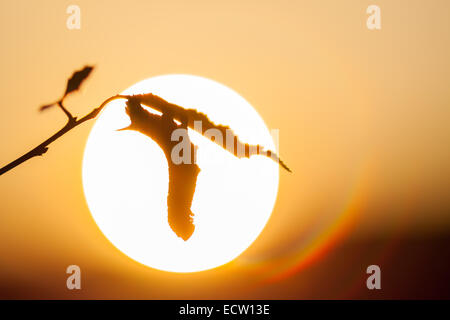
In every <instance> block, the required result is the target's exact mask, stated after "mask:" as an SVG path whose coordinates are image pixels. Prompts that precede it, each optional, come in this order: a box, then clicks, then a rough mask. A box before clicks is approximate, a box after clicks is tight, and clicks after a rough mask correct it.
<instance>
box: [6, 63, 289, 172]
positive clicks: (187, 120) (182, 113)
mask: <svg viewBox="0 0 450 320" xmlns="http://www.w3.org/2000/svg"><path fill="white" fill-rule="evenodd" d="M92 70H93V67H91V66H86V67H84V68H83V69H82V70H79V71H76V72H74V74H73V75H72V77H71V78H69V80H68V81H67V87H66V91H65V92H64V95H63V96H62V98H61V99H60V100H59V101H57V102H54V103H51V104H48V105H44V106H42V107H40V108H39V110H40V111H44V110H47V109H49V108H51V107H53V106H56V105H57V106H58V107H59V108H60V109H61V110H62V111H63V112H64V114H65V115H66V116H67V123H66V125H65V126H64V127H63V128H62V129H61V130H59V131H58V132H56V133H55V134H54V135H52V136H51V137H50V138H48V139H47V140H45V141H44V142H42V143H41V144H40V145H38V146H37V147H35V148H34V149H32V150H31V151H29V152H27V153H26V154H24V155H23V156H21V157H20V158H18V159H16V160H14V161H13V162H11V163H9V164H7V165H6V166H4V167H3V168H1V169H0V175H2V174H4V173H6V172H8V171H9V170H11V169H13V168H15V167H17V166H18V165H20V164H21V163H23V162H25V161H27V160H29V159H31V158H33V157H37V156H42V155H43V154H44V153H46V152H47V150H48V145H50V144H51V143H52V142H53V141H55V140H57V139H58V138H60V137H61V136H63V135H64V134H66V133H67V132H69V131H70V130H72V129H73V128H75V127H77V126H79V125H80V124H82V123H83V122H86V121H88V120H90V119H93V118H95V117H96V116H97V115H98V114H99V113H100V111H101V110H102V109H103V107H104V106H105V105H106V104H108V103H109V102H111V101H112V100H115V99H127V100H128V101H130V99H133V101H135V102H137V103H142V104H144V105H147V106H149V107H151V108H153V109H155V110H158V111H160V112H162V113H163V114H165V115H166V116H167V117H169V118H173V119H174V120H178V121H180V122H181V123H183V125H184V126H185V127H186V128H187V127H189V128H191V129H194V130H196V131H198V132H199V133H200V134H202V135H205V132H206V130H208V129H216V130H219V132H220V133H221V134H222V135H223V136H224V137H227V138H228V135H230V137H231V139H232V140H233V142H234V143H231V144H227V145H225V146H223V145H222V146H221V147H222V148H224V149H225V150H227V151H229V152H231V153H233V154H234V155H235V156H236V157H239V158H241V157H247V158H250V156H252V155H264V156H267V157H269V158H272V159H273V160H274V161H276V162H278V163H279V164H280V166H281V167H283V168H284V169H286V170H287V171H289V172H291V170H290V169H289V168H288V167H287V166H286V165H285V164H284V163H283V162H282V161H281V159H280V158H279V157H278V155H277V154H276V153H275V152H272V151H270V150H267V151H266V150H264V148H263V147H262V146H260V145H249V144H247V143H243V142H241V141H240V140H239V138H238V137H237V136H236V135H235V134H234V133H233V131H232V130H231V129H230V128H229V127H228V126H224V125H220V124H214V123H213V122H212V121H211V120H210V119H209V118H208V116H207V115H205V114H203V113H201V112H198V111H197V110H195V109H185V108H183V107H180V106H178V105H176V104H173V103H170V102H167V101H166V100H164V99H162V98H160V97H158V96H156V95H153V94H151V93H148V94H141V95H132V96H128V95H116V96H112V97H110V98H108V99H106V100H105V101H104V102H103V103H102V104H101V105H100V106H99V107H98V108H95V109H94V110H92V111H91V112H90V113H88V114H87V115H85V116H84V117H83V118H81V119H79V120H77V117H74V116H73V115H72V114H71V113H70V112H69V111H68V110H67V109H66V108H65V107H64V99H65V98H66V96H67V95H69V94H70V93H72V92H75V91H77V90H79V88H80V86H81V84H82V83H83V81H84V80H85V79H87V77H88V76H89V74H90V73H91V72H92ZM196 122H199V123H201V126H200V128H198V127H197V126H196ZM208 138H209V139H210V140H211V141H214V142H216V143H218V141H215V140H213V139H211V137H208ZM238 150H241V151H243V152H238Z"/></svg>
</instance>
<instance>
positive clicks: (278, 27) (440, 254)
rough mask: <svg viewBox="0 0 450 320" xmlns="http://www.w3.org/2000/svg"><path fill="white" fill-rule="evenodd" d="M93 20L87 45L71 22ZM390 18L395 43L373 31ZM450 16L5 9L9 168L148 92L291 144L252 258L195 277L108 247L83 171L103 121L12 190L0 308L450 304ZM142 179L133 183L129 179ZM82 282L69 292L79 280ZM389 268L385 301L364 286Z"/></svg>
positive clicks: (448, 8)
mask: <svg viewBox="0 0 450 320" xmlns="http://www.w3.org/2000/svg"><path fill="white" fill-rule="evenodd" d="M70 4H77V5H79V6H80V8H81V30H68V29H67V28H66V19H67V17H68V14H66V8H67V6H68V5H70ZM370 4H377V5H379V6H380V7H381V14H382V29H381V30H379V31H370V30H368V29H367V27H366V19H367V17H368V15H367V14H366V8H367V7H368V6H369V5H370ZM449 12H450V2H449V1H447V0H441V1H439V0H431V1H424V0H421V1H416V0H408V1H407V0H396V1H387V0H374V1H363V0H345V1H334V0H321V1H312V0H310V1H300V0H298V1H287V0H281V1H264V0H263V1H235V0H229V1H196V0H194V1H181V0H179V1H153V0H152V1H137V0H135V1H131V0H128V1H122V0H120V1H100V0H96V1H83V0H77V1H57V0H53V1H50V0H47V1H23V0H18V1H5V0H2V1H0V15H1V18H0V37H1V42H2V51H1V59H0V70H1V71H2V72H1V74H0V82H1V83H0V88H1V89H0V92H1V98H2V107H1V108H0V137H1V140H0V148H1V153H0V165H2V166H3V165H5V164H7V163H8V162H10V161H12V160H14V159H15V158H16V157H18V156H20V155H22V154H23V153H24V152H26V151H28V150H29V149H30V148H31V147H34V146H35V145H37V144H38V143H40V142H41V141H43V140H44V139H45V138H47V137H48V136H49V135H51V134H52V133H53V132H55V131H56V130H58V129H59V128H60V127H62V126H63V125H64V121H65V118H64V115H63V114H62V113H61V112H59V111H58V110H56V109H55V110H51V111H48V112H45V113H43V114H39V113H38V112H37V108H38V107H39V106H40V105H42V104H45V103H48V102H51V101H53V100H55V99H56V98H58V97H59V96H60V95H61V94H62V93H63V91H64V89H65V84H66V79H67V77H68V76H70V75H71V73H72V72H73V71H74V70H75V69H79V68H81V67H82V66H84V65H85V64H95V65H96V69H95V70H94V73H93V74H92V76H91V77H90V78H89V80H88V81H87V82H86V83H85V84H84V85H83V87H82V90H81V92H80V93H77V94H74V95H73V96H71V97H69V98H68V99H67V101H66V106H67V107H68V108H69V109H70V110H71V111H72V112H73V113H74V114H76V115H79V116H81V115H84V114H86V113H87V112H89V111H90V110H92V108H94V107H96V106H97V105H99V104H100V103H101V102H102V101H103V100H104V99H105V98H107V97H109V96H111V95H114V94H116V93H119V92H121V91H122V90H124V89H125V88H127V87H129V86H130V85H132V84H134V83H136V82H138V81H140V80H143V79H145V78H148V77H151V76H156V75H161V74H168V73H187V74H194V75H199V76H204V77H207V78H210V79H213V80H216V81H218V82H221V83H223V84H225V85H227V86H228V87H230V88H232V89H234V90H236V91H237V92H238V93H240V94H241V95H242V96H243V97H245V98H246V99H247V100H248V101H249V102H250V103H251V104H252V105H253V106H254V107H255V108H256V110H257V111H258V112H259V114H260V115H261V116H262V117H263V118H264V119H265V121H266V124H267V125H268V127H269V128H278V129H280V153H281V157H282V158H283V159H284V160H285V161H286V163H287V164H288V165H289V166H290V167H291V168H292V169H293V171H294V172H293V173H292V174H288V173H285V172H281V173H280V188H279V196H278V200H277V203H276V206H275V209H274V212H273V214H272V217H271V219H270V221H269V223H268V224H267V226H266V228H265V229H264V231H263V233H262V234H261V235H260V237H259V238H258V239H257V240H256V242H255V243H254V244H253V245H252V246H251V247H250V248H249V249H248V250H247V251H246V252H244V254H243V255H241V256H240V257H239V258H238V259H237V260H235V261H233V262H232V263H230V264H228V265H225V266H223V267H220V268H217V269H214V270H211V271H206V272H202V273H196V274H173V273H167V272H161V271H157V270H153V269H150V268H147V267H145V266H143V265H140V264H138V263H136V262H134V261H132V260H130V259H129V258H127V257H126V256H125V255H124V254H122V253H121V252H119V251H118V250H117V249H115V248H114V247H113V246H112V244H111V243H110V242H109V241H108V240H107V239H106V238H105V237H104V236H103V235H102V234H101V232H100V230H99V229H98V227H97V226H96V224H95V222H94V220H93V219H92V217H91V215H90V212H89V210H88V208H87V205H86V202H85V199H84V195H83V188H82V183H81V162H82V157H83V150H84V146H85V143H86V139H87V136H88V134H89V130H90V128H91V126H92V124H93V122H88V123H87V124H85V125H82V126H81V127H79V128H77V129H75V130H74V131H72V132H70V133H69V134H67V135H65V136H64V137H63V138H61V139H60V140H58V141H57V142H55V143H54V144H52V145H51V147H50V150H49V152H48V153H47V154H46V155H44V157H43V158H39V159H38V158H35V159H32V160H30V161H28V162H27V163H25V164H23V165H21V166H19V167H17V168H16V169H14V170H12V171H11V172H8V173H6V174H5V175H3V176H1V177H0V199H1V205H0V210H1V211H0V298H7V299H15V298H63V299H78V298H95V299H101V298H131V299H166V298H171V299H197V298H208V299H221V298H226V299H242V298H252V299H259V298H270V299H298V298H331V299H333V298H415V297H450V288H449V285H448V283H449V281H448V279H449V275H448V272H446V270H448V269H449V266H450V262H449V261H450V259H449V254H448V248H447V244H448V240H449V239H450V236H449V234H450V215H449V214H450V196H449V192H448V190H449V187H450V148H449V145H450V125H449V124H450V123H449V122H450V121H449V120H450V93H449V77H450V59H449V57H450V40H449V39H450V18H449ZM124 170H126V169H124ZM70 264H76V265H79V266H80V267H81V270H82V290H81V291H69V290H67V289H66V286H65V281H66V277H67V275H66V274H65V269H66V267H67V266H68V265H70ZM370 264H379V265H380V266H381V270H382V290H381V291H378V292H369V291H368V290H367V289H366V288H365V279H366V277H367V275H366V274H365V270H366V268H367V266H368V265H370Z"/></svg>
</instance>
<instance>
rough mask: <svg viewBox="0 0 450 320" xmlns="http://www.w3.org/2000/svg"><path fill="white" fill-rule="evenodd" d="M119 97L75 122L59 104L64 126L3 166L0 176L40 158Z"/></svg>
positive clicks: (109, 99)
mask: <svg viewBox="0 0 450 320" xmlns="http://www.w3.org/2000/svg"><path fill="white" fill-rule="evenodd" d="M121 97H122V96H113V97H111V98H108V99H107V100H105V101H104V102H103V103H102V104H101V105H100V106H99V107H98V108H95V109H94V110H92V111H91V112H89V113H88V114H87V115H85V116H84V117H83V118H81V119H79V120H77V118H76V117H74V116H72V114H71V113H70V112H69V111H67V110H66V109H65V108H64V107H63V105H62V102H61V103H60V107H61V109H62V110H63V111H64V110H66V111H65V112H64V113H66V115H67V116H68V118H69V120H68V121H67V123H66V125H65V126H64V127H63V128H62V129H61V130H59V131H58V132H56V133H55V134H54V135H52V136H51V137H50V138H48V139H47V140H45V141H44V142H42V143H41V144H40V145H38V146H37V147H36V148H34V149H32V150H30V151H29V152H27V153H25V154H24V155H23V156H21V157H20V158H17V159H16V160H14V161H13V162H11V163H9V164H7V165H6V166H4V167H3V168H1V169H0V175H2V174H4V173H6V172H8V171H9V170H11V169H13V168H15V167H17V166H18V165H19V164H21V163H23V162H25V161H27V160H29V159H31V158H33V157H37V156H42V155H43V154H44V153H46V152H47V150H48V145H49V144H51V143H52V142H54V141H55V140H57V139H58V138H60V137H61V136H63V135H64V134H66V133H67V132H69V131H70V130H72V129H73V128H75V127H77V126H79V125H80V124H82V123H83V122H86V121H88V120H91V119H94V118H95V117H96V116H97V115H98V114H99V113H100V111H101V110H102V109H103V107H104V106H105V105H107V104H108V103H109V102H111V101H112V100H115V99H118V98H121Z"/></svg>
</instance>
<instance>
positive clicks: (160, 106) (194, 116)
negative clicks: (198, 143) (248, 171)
mask: <svg viewBox="0 0 450 320" xmlns="http://www.w3.org/2000/svg"><path fill="white" fill-rule="evenodd" d="M130 97H132V98H133V99H137V100H138V101H139V102H140V103H142V104H144V105H146V106H148V107H150V108H153V109H156V110H158V111H160V112H162V113H166V114H168V115H170V116H171V117H173V118H174V119H176V120H178V121H180V122H182V123H185V124H186V126H187V127H189V128H191V129H194V130H196V131H198V128H197V127H196V125H195V122H196V121H199V122H200V123H201V124H202V126H201V131H198V132H199V133H200V134H202V135H204V133H205V131H206V130H208V129H216V130H219V131H220V132H221V133H222V136H223V137H229V138H230V139H233V140H234V144H231V145H230V144H227V145H225V146H223V145H221V147H222V148H224V149H225V150H227V151H229V152H231V153H232V154H234V156H236V157H239V158H242V157H246V158H250V157H251V156H252V155H263V156H266V157H268V158H271V159H272V160H274V161H275V162H278V164H279V165H280V166H281V167H282V168H283V169H285V170H286V171H288V172H291V169H289V167H288V166H287V165H286V164H285V163H284V162H283V161H282V160H281V159H280V158H279V156H278V155H277V154H276V153H275V152H274V151H271V150H265V149H264V148H263V147H262V146H260V145H251V144H248V143H244V142H242V141H241V140H240V139H239V137H238V136H237V135H236V134H235V133H234V132H233V131H232V130H231V128H230V127H229V126H226V125H221V124H215V123H214V122H212V121H211V120H210V119H209V118H208V116H207V115H206V114H204V113H201V112H198V111H197V110H195V109H185V108H183V107H181V106H178V105H176V104H173V103H170V102H167V101H166V100H164V99H163V98H161V97H159V96H157V95H154V94H152V93H146V94H140V95H134V96H130ZM214 142H216V143H217V141H214ZM238 150H241V151H242V152H240V153H239V152H238Z"/></svg>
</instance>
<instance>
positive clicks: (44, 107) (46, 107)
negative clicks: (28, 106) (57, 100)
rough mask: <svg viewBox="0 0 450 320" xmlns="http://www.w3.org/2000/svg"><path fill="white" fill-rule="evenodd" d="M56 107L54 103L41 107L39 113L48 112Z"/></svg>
mask: <svg viewBox="0 0 450 320" xmlns="http://www.w3.org/2000/svg"><path fill="white" fill-rule="evenodd" d="M54 105H55V104H54V103H52V104H46V105H45V106H42V107H40V108H39V111H44V110H47V109H49V108H51V107H53V106H54Z"/></svg>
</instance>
